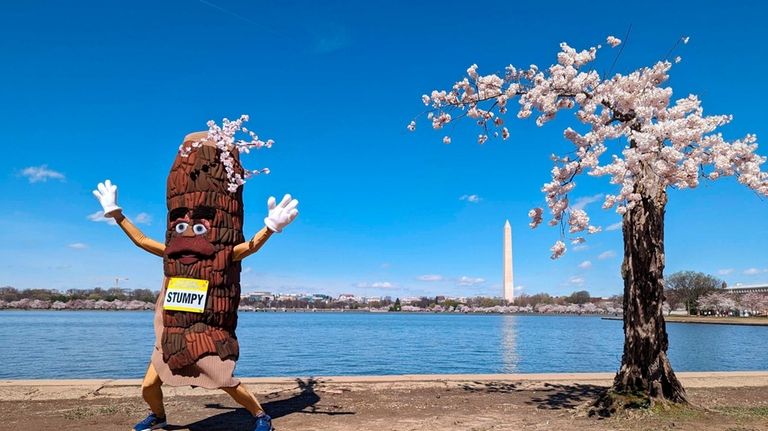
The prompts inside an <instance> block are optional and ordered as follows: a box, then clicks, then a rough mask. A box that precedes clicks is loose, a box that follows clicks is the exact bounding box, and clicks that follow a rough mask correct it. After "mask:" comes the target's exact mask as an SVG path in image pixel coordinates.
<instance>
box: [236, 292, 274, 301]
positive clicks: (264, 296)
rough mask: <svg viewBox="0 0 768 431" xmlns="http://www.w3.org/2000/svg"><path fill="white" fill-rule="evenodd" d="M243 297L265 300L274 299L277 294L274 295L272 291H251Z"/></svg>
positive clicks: (252, 299)
mask: <svg viewBox="0 0 768 431" xmlns="http://www.w3.org/2000/svg"><path fill="white" fill-rule="evenodd" d="M241 298H248V299H250V300H251V301H256V302H263V301H272V300H274V299H275V295H273V294H272V293H271V292H250V293H246V294H244V295H242V296H241Z"/></svg>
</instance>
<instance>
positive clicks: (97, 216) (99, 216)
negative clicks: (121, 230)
mask: <svg viewBox="0 0 768 431" xmlns="http://www.w3.org/2000/svg"><path fill="white" fill-rule="evenodd" d="M87 219H88V220H90V221H95V222H104V223H107V224H109V225H112V226H115V225H117V222H116V221H115V219H113V218H107V217H104V211H96V212H95V213H93V214H89V215H88V216H87Z"/></svg>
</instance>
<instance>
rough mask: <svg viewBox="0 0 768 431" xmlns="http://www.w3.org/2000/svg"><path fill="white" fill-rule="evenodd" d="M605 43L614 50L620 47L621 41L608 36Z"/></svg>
mask: <svg viewBox="0 0 768 431" xmlns="http://www.w3.org/2000/svg"><path fill="white" fill-rule="evenodd" d="M606 41H607V42H608V45H611V48H616V47H617V46H619V45H621V39H618V38H616V37H613V36H608V38H607V39H606Z"/></svg>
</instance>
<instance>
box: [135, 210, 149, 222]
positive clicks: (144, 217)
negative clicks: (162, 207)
mask: <svg viewBox="0 0 768 431" xmlns="http://www.w3.org/2000/svg"><path fill="white" fill-rule="evenodd" d="M133 222H134V223H136V224H152V216H151V215H149V214H148V213H143V212H142V213H138V214H136V218H134V219H133Z"/></svg>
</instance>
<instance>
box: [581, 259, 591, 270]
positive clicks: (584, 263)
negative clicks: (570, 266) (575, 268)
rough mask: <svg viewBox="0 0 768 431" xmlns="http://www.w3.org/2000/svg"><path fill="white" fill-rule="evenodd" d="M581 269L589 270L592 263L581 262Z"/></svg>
mask: <svg viewBox="0 0 768 431" xmlns="http://www.w3.org/2000/svg"><path fill="white" fill-rule="evenodd" d="M579 268H581V269H589V268H592V262H590V261H588V260H585V261H584V262H581V263H580V264H579Z"/></svg>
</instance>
